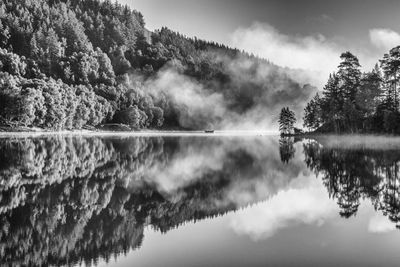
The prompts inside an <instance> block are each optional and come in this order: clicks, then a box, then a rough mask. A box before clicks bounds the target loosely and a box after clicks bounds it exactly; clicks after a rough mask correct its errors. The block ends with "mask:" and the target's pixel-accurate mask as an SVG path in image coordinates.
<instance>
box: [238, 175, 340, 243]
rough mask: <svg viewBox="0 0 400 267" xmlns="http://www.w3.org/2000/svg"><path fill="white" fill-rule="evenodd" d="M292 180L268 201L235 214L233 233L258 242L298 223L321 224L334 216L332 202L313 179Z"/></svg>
mask: <svg viewBox="0 0 400 267" xmlns="http://www.w3.org/2000/svg"><path fill="white" fill-rule="evenodd" d="M296 180H297V181H293V182H292V186H291V187H290V188H289V189H286V190H282V191H280V192H278V193H277V194H276V195H275V196H273V197H271V198H270V199H269V200H268V201H266V202H263V203H260V204H257V205H256V206H254V207H251V208H248V209H246V210H242V211H240V212H238V213H237V214H235V216H234V217H233V218H232V222H231V227H232V228H233V229H234V231H235V232H237V233H238V234H244V235H248V236H250V237H251V238H252V239H253V240H260V239H266V238H269V237H271V236H273V235H274V234H275V233H276V232H277V231H278V230H280V229H283V228H287V227H290V226H295V225H298V224H316V225H322V224H323V223H324V222H325V220H327V219H328V218H331V217H333V216H335V214H337V207H336V204H335V202H334V201H332V200H330V199H329V196H328V195H327V194H326V189H325V188H324V187H323V185H322V184H321V183H320V182H319V181H318V180H317V179H315V177H314V176H309V177H301V178H299V179H296Z"/></svg>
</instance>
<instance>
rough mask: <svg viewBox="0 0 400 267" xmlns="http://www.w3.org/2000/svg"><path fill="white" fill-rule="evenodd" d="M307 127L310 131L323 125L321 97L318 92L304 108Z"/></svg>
mask: <svg viewBox="0 0 400 267" xmlns="http://www.w3.org/2000/svg"><path fill="white" fill-rule="evenodd" d="M303 121H304V124H303V126H304V127H305V128H308V130H309V131H311V130H315V129H318V128H319V127H320V126H321V123H322V120H321V98H320V96H319V94H318V93H317V94H316V95H315V96H314V98H313V99H311V101H310V102H308V103H307V106H306V107H305V109H304V117H303Z"/></svg>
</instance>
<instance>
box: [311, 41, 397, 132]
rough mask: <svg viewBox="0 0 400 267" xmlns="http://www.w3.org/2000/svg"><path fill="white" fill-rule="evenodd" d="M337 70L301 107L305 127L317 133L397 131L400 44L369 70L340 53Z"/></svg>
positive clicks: (348, 55) (355, 58)
mask: <svg viewBox="0 0 400 267" xmlns="http://www.w3.org/2000/svg"><path fill="white" fill-rule="evenodd" d="M340 58H341V63H340V65H339V66H338V70H337V71H336V72H334V73H332V74H331V75H330V77H329V79H328V82H327V83H326V85H325V87H324V88H323V91H322V94H319V93H317V94H316V95H315V96H314V98H313V99H312V100H311V101H310V102H309V103H308V104H307V106H306V107H305V110H304V127H305V128H307V129H309V130H310V131H316V132H320V133H327V132H329V133H339V134H340V133H387V134H399V133H400V111H399V89H400V83H399V78H400V76H399V74H400V73H399V67H400V46H397V47H395V48H393V49H391V50H390V52H389V53H387V54H385V55H384V56H383V58H382V59H381V60H380V61H379V64H376V65H375V67H374V69H373V70H371V71H370V72H365V73H362V72H361V70H360V69H361V65H360V63H359V60H358V58H357V57H356V56H355V55H353V54H352V53H350V52H345V53H343V54H342V55H341V57H340Z"/></svg>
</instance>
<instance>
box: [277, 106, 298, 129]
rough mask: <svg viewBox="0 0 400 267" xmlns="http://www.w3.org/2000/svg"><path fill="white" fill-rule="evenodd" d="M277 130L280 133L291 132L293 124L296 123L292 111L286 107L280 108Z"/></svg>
mask: <svg viewBox="0 0 400 267" xmlns="http://www.w3.org/2000/svg"><path fill="white" fill-rule="evenodd" d="M278 123H279V131H280V132H281V134H293V133H294V124H295V123H296V117H295V114H294V112H293V111H291V110H290V109H289V108H288V107H285V108H282V110H281V113H280V114H279V120H278Z"/></svg>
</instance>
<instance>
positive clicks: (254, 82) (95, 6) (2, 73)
mask: <svg viewBox="0 0 400 267" xmlns="http://www.w3.org/2000/svg"><path fill="white" fill-rule="evenodd" d="M261 67H262V68H268V72H265V73H267V74H265V73H264V74H263V75H264V76H267V77H263V78H262V79H260V73H261V71H260V69H261ZM166 69H168V70H171V69H172V70H173V71H174V73H178V74H181V75H184V77H185V78H186V77H187V79H189V81H191V83H193V84H196V85H198V86H199V87H200V88H201V90H200V91H201V94H207V95H210V96H214V95H215V94H217V95H218V98H222V99H223V100H224V104H223V105H224V113H222V112H220V113H216V114H214V113H212V114H208V113H205V112H204V110H207V109H199V110H198V111H197V112H193V111H192V110H191V107H190V103H185V102H184V103H181V102H177V101H176V99H175V97H174V95H172V94H170V93H168V90H165V91H163V90H155V89H154V88H152V87H154V84H155V83H154V82H153V83H149V81H154V80H156V79H157V77H158V76H159V75H160V73H161V72H163V71H164V72H165V70H166ZM233 69H235V70H236V71H233ZM238 72H240V74H241V75H240V77H239V76H238V74H237V73H238ZM287 72H288V71H287V70H285V69H283V68H280V67H278V66H276V65H274V64H272V63H270V62H269V61H268V60H265V59H260V58H257V57H255V56H253V55H250V54H248V53H245V52H242V51H239V50H237V49H231V48H229V47H226V46H224V45H221V44H217V43H214V42H207V41H203V40H199V39H197V38H189V37H186V36H184V35H182V34H179V33H177V32H174V31H172V30H170V29H167V28H161V29H160V30H156V31H155V32H150V31H148V30H147V29H146V28H145V22H144V18H143V15H142V14H141V13H140V12H138V11H135V10H132V9H131V8H129V7H128V6H124V5H121V4H118V3H117V2H115V3H112V2H111V1H109V0H105V1H100V0H83V1H82V0H50V1H44V0H35V1H34V0H26V1H23V0H4V1H1V2H0V125H7V126H10V127H38V128H42V129H50V130H60V129H67V130H68V129H82V128H85V127H92V128H93V127H100V126H102V125H104V124H110V123H113V124H117V123H118V124H125V125H128V126H129V127H130V129H132V130H138V129H204V128H205V127H209V125H215V124H217V123H218V122H220V121H221V120H222V119H223V117H224V114H225V113H227V111H229V114H231V115H232V117H234V116H236V115H238V116H240V114H243V113H245V112H247V111H249V110H251V109H252V108H253V107H254V106H256V105H259V104H260V105H261V104H262V105H264V106H267V104H265V103H274V102H276V98H282V97H283V96H284V95H285V93H284V92H282V90H275V88H289V89H290V88H292V89H290V90H293V91H295V92H296V93H297V94H303V93H302V92H303V91H304V92H307V95H306V94H304V96H303V95H300V97H303V98H304V99H307V98H308V95H310V94H311V92H314V91H313V88H311V87H310V86H309V85H304V84H303V85H300V84H298V83H296V82H295V81H293V80H292V79H291V78H290V75H289V74H288V73H287ZM266 81H270V82H266ZM302 86H303V88H302ZM289 89H287V90H289ZM302 89H305V90H302ZM268 90H270V91H271V90H275V91H273V95H272V96H270V95H266V94H265V93H264V92H266V91H268ZM178 93H179V92H178ZM175 94H176V93H175ZM264 95H265V96H264ZM263 96H264V97H263ZM260 99H264V100H262V101H261V100H260ZM202 102H205V101H202ZM260 102H263V103H260ZM221 105H222V104H221ZM208 110H209V109H208ZM198 117H202V118H201V119H199V120H197V118H198ZM196 120H197V121H196Z"/></svg>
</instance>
